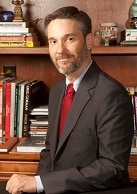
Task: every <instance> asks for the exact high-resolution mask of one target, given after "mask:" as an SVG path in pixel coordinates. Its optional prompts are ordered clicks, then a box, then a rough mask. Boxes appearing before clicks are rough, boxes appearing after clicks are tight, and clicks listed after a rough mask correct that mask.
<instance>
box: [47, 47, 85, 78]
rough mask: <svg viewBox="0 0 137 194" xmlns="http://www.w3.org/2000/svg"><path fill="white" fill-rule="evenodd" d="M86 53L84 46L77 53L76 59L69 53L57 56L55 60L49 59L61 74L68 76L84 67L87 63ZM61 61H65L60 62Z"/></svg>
mask: <svg viewBox="0 0 137 194" xmlns="http://www.w3.org/2000/svg"><path fill="white" fill-rule="evenodd" d="M88 52H89V51H88V50H87V47H86V46H84V47H83V48H82V49H81V51H80V52H79V53H78V55H77V57H75V56H74V55H72V54H70V53H67V54H66V53H62V54H58V56H57V57H56V59H55V60H53V58H51V60H52V62H53V63H54V65H55V67H56V68H57V69H58V71H59V72H60V73H61V74H65V75H69V74H71V73H73V72H75V71H76V70H77V69H79V68H80V67H81V66H82V65H84V63H85V62H86V61H87V57H88V54H89V53H88ZM61 59H66V60H64V61H63V60H62V61H60V60H61Z"/></svg>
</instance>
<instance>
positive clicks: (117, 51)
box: [92, 46, 137, 55]
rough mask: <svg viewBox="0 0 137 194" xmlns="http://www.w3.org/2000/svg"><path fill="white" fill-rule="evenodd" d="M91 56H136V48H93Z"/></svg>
mask: <svg viewBox="0 0 137 194" xmlns="http://www.w3.org/2000/svg"><path fill="white" fill-rule="evenodd" d="M92 53H93V55H132V54H135V55H136V54H137V46H108V47H107V46H94V47H93V49H92Z"/></svg>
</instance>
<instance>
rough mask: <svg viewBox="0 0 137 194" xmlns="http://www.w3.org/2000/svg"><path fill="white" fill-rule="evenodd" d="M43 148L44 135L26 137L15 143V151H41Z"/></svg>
mask: <svg viewBox="0 0 137 194" xmlns="http://www.w3.org/2000/svg"><path fill="white" fill-rule="evenodd" d="M44 148H45V137H44V136H32V137H26V138H25V140H24V141H23V142H21V143H20V144H18V145H17V152H41V150H42V149H44Z"/></svg>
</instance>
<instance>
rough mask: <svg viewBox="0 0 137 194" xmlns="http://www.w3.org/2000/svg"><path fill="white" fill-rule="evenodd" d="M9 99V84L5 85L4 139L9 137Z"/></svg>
mask: <svg viewBox="0 0 137 194" xmlns="http://www.w3.org/2000/svg"><path fill="white" fill-rule="evenodd" d="M10 98H11V82H7V83H6V113H5V137H6V138H9V137H10Z"/></svg>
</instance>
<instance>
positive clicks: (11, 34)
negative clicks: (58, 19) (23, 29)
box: [0, 32, 36, 36]
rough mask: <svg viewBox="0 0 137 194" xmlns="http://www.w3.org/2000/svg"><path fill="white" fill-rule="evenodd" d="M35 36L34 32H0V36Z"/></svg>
mask: <svg viewBox="0 0 137 194" xmlns="http://www.w3.org/2000/svg"><path fill="white" fill-rule="evenodd" d="M34 35H35V36H36V33H31V32H29V33H14V32H13V33H8V32H7V33H0V36H34Z"/></svg>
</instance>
